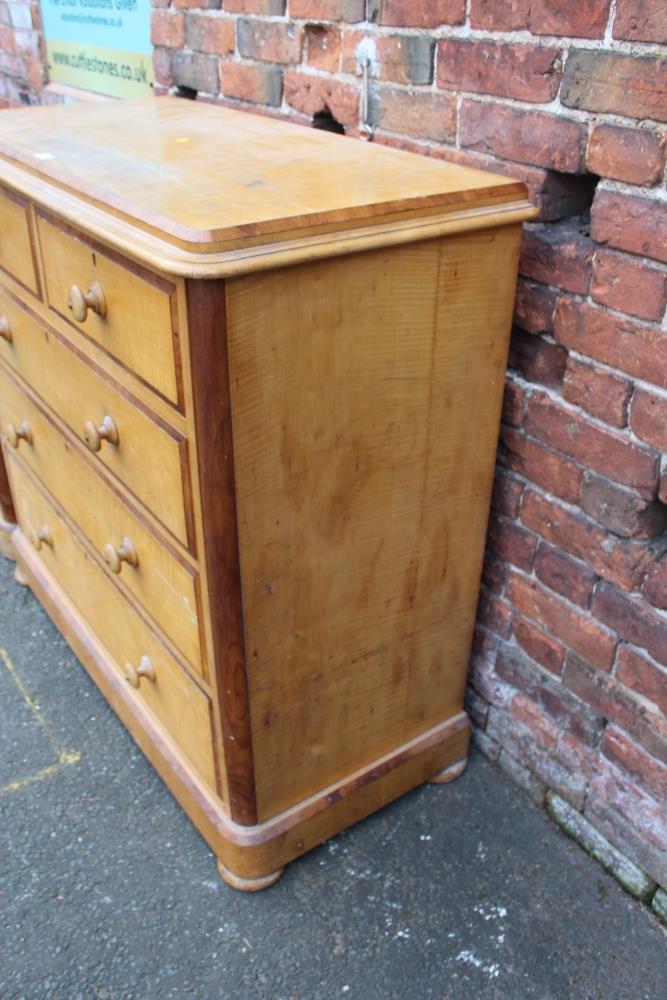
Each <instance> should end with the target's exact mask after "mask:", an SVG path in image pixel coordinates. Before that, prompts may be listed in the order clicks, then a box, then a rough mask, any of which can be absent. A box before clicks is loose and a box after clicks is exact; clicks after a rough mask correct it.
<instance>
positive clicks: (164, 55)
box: [153, 48, 173, 87]
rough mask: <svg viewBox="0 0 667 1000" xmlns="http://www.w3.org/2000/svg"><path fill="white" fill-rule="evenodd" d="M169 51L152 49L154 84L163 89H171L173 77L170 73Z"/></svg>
mask: <svg viewBox="0 0 667 1000" xmlns="http://www.w3.org/2000/svg"><path fill="white" fill-rule="evenodd" d="M171 55H172V53H171V49H161V48H154V49H153V68H154V70H155V83H156V84H157V85H159V86H163V87H171V85H172V83H173V76H172V72H171Z"/></svg>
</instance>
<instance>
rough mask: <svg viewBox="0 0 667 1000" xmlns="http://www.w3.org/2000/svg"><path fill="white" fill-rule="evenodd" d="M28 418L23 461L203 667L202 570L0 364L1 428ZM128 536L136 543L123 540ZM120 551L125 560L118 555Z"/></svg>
mask: <svg viewBox="0 0 667 1000" xmlns="http://www.w3.org/2000/svg"><path fill="white" fill-rule="evenodd" d="M24 421H25V422H27V424H28V426H29V428H30V435H29V440H26V439H20V438H19V439H18V449H20V455H21V458H22V459H23V461H24V462H26V464H27V465H29V466H30V468H31V469H32V470H33V471H34V472H35V473H36V474H37V476H38V477H39V479H40V480H41V482H42V483H44V484H45V486H46V487H47V489H48V490H49V491H50V492H51V493H52V494H53V496H54V497H55V499H56V500H57V501H58V503H59V504H60V506H61V507H62V508H63V509H64V510H65V511H66V513H67V514H69V515H70V517H71V518H72V520H73V521H74V522H75V523H76V524H77V525H78V526H79V528H80V529H81V531H82V532H83V534H84V535H86V537H87V538H88V539H89V541H90V542H91V544H92V545H93V547H94V548H95V549H96V550H97V552H98V553H99V554H100V556H101V557H102V558H107V559H108V560H109V564H110V570H109V571H110V572H113V571H116V572H118V573H119V575H120V578H121V579H122V581H123V583H124V584H125V585H126V586H127V587H128V588H129V590H130V591H131V592H132V594H133V595H134V597H136V599H137V600H138V601H140V602H141V604H142V605H143V607H144V608H145V609H146V610H147V611H148V613H149V614H150V615H151V616H152V617H153V618H154V619H155V621H156V622H157V624H158V625H159V626H160V628H162V629H163V631H164V632H165V634H166V635H168V636H169V637H170V639H171V640H172V641H173V642H174V643H175V645H176V646H177V647H178V648H179V649H180V651H181V653H183V655H184V656H185V657H186V658H187V659H188V661H189V662H190V663H191V664H192V666H193V667H194V668H195V669H196V670H199V671H200V672H202V663H201V650H200V642H199V620H198V605H199V602H198V580H197V574H196V571H195V570H193V569H191V568H190V567H188V566H187V565H186V564H185V563H183V562H181V561H180V560H179V559H178V558H177V557H176V556H174V555H172V554H171V553H170V552H169V550H168V549H167V548H165V546H164V545H162V544H161V543H160V542H159V541H158V540H157V538H156V537H155V536H154V535H153V533H152V532H151V531H149V530H148V528H147V527H146V526H145V525H144V524H143V522H142V521H141V519H140V518H139V517H138V516H136V515H135V514H134V513H133V512H132V511H130V509H129V508H128V507H127V505H126V504H125V503H124V502H123V501H122V500H121V499H120V498H119V497H118V496H117V495H116V494H115V493H114V492H113V490H112V489H111V488H110V487H109V486H108V485H107V484H106V482H104V481H103V480H102V479H101V477H100V476H99V475H98V473H97V471H96V470H95V468H94V466H93V464H92V463H91V462H90V461H89V460H88V459H87V457H86V456H85V455H83V454H80V453H79V451H78V450H77V449H76V448H75V447H73V446H72V445H71V444H70V442H69V441H67V439H66V438H65V437H64V436H63V435H62V434H61V432H60V431H59V430H58V429H57V428H56V427H55V425H54V424H53V422H52V421H51V420H50V419H49V418H48V416H47V415H46V414H45V413H44V412H43V411H42V410H41V409H40V407H38V406H36V405H35V403H34V402H33V401H32V400H31V399H30V397H29V396H27V395H26V393H25V392H23V390H22V389H20V388H19V386H18V385H17V384H16V382H14V380H13V379H12V378H10V376H9V375H8V374H7V373H6V372H5V371H4V370H3V369H2V368H0V423H1V425H2V427H3V428H6V427H8V426H13V427H15V428H20V426H21V424H22V423H23V422H24ZM14 443H16V442H14ZM7 444H8V446H10V447H11V445H9V443H8V442H7ZM126 539H129V541H130V543H131V544H130V545H128V544H127V542H125V543H124V540H126ZM123 543H124V547H123V548H121V546H123ZM109 545H111V546H112V547H113V548H114V549H115V550H116V556H114V554H113V552H112V551H110V550H108V549H107V546H109ZM133 552H134V553H136V566H135V565H133V561H134V560H133V559H132V554H133ZM118 554H120V555H121V556H124V557H125V558H121V559H118V558H117V556H118Z"/></svg>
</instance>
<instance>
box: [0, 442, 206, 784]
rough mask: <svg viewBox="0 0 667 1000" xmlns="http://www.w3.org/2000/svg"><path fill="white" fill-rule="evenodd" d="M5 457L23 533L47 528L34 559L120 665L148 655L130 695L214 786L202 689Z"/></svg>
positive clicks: (15, 462)
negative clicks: (146, 674)
mask: <svg viewBox="0 0 667 1000" xmlns="http://www.w3.org/2000/svg"><path fill="white" fill-rule="evenodd" d="M9 461H10V464H9V475H10V480H11V484H12V490H13V495H14V498H15V502H16V507H17V513H18V517H19V524H20V526H21V530H22V532H23V534H25V535H26V537H27V538H29V539H30V538H33V537H35V536H36V535H37V533H38V532H39V531H40V529H42V528H44V527H47V528H48V530H49V534H50V537H51V544H50V545H47V544H43V545H42V546H41V548H40V549H39V556H40V559H41V560H42V561H43V563H44V565H45V566H46V568H47V570H48V571H49V572H50V573H52V574H53V576H54V577H55V579H56V580H57V581H58V583H59V584H60V585H61V586H62V587H63V589H64V591H65V592H66V593H67V595H68V596H69V597H70V598H71V600H72V602H73V603H74V605H75V606H76V607H77V608H78V610H79V611H80V613H81V614H82V615H83V617H84V618H85V619H86V621H87V622H88V624H89V626H90V628H91V629H92V632H93V633H94V635H95V636H96V637H97V638H98V639H99V641H100V642H101V643H102V644H103V645H104V646H105V647H106V648H107V649H108V650H109V652H110V654H111V655H112V657H113V658H114V660H115V662H116V664H117V665H118V669H119V670H120V671H122V670H123V666H124V664H125V663H126V662H130V663H132V664H133V665H134V666H135V667H136V666H137V665H138V664H139V662H140V660H141V657H142V656H148V657H150V660H151V662H152V664H153V666H154V669H155V676H156V679H155V681H152V682H151V681H149V680H142V681H141V683H140V685H139V688H138V689H137V691H136V697H137V698H140V699H141V700H142V701H144V702H145V703H146V705H147V706H148V707H149V708H150V710H151V711H152V712H153V713H154V714H155V715H156V717H157V718H158V719H159V720H160V722H161V723H162V724H163V725H164V726H165V727H166V729H167V730H168V731H169V733H170V734H171V735H172V736H173V738H174V740H175V741H176V743H177V744H178V745H179V746H180V748H181V750H182V751H183V753H184V754H185V756H186V757H187V758H188V760H190V761H191V762H192V764H193V765H194V766H195V767H196V768H197V770H198V771H199V773H200V774H201V776H202V777H203V778H204V780H205V781H206V782H207V784H208V785H209V786H210V787H211V788H213V789H215V787H216V782H215V769H214V765H213V746H212V741H211V723H210V704H209V702H208V699H207V697H206V695H205V694H204V692H203V691H201V689H200V688H199V687H197V685H196V684H195V683H194V682H193V681H192V680H190V678H189V677H188V675H187V674H186V673H185V672H184V671H183V670H182V669H181V668H180V667H179V666H178V665H177V663H176V662H175V660H174V659H173V658H172V656H171V655H170V654H169V653H168V651H167V650H166V649H165V647H164V646H163V645H162V643H161V642H159V640H158V638H157V637H156V636H155V635H154V634H153V632H152V631H151V630H150V629H148V627H147V626H146V625H145V624H144V622H143V621H142V620H141V619H140V618H139V616H138V615H137V613H136V612H135V611H134V610H133V609H132V607H131V605H130V604H129V603H128V602H127V601H126V600H125V598H124V597H123V596H122V595H121V594H120V592H119V591H118V590H117V589H116V587H114V586H113V584H112V583H111V582H110V581H109V580H108V579H107V578H106V576H105V574H104V573H103V571H102V570H101V568H100V567H99V566H98V565H97V564H96V563H95V562H93V560H92V559H91V558H90V556H89V555H88V553H87V552H86V551H85V549H84V548H83V547H82V545H81V543H80V542H79V541H78V540H77V539H76V538H75V536H74V534H73V532H72V530H71V528H70V527H69V525H68V524H66V523H65V521H64V520H63V519H62V518H61V517H60V515H59V513H57V512H56V510H55V509H54V508H53V507H52V506H51V504H50V503H49V501H48V500H47V498H46V496H45V495H44V494H43V493H42V491H41V490H40V489H39V488H38V486H37V484H36V483H35V481H34V480H33V479H32V478H31V476H30V475H29V474H28V472H27V471H26V470H25V468H24V467H23V466H22V464H21V463H20V462H19V460H18V459H16V458H13V457H12V458H10V460H9Z"/></svg>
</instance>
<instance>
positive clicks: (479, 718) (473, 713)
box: [463, 685, 489, 729]
mask: <svg viewBox="0 0 667 1000" xmlns="http://www.w3.org/2000/svg"><path fill="white" fill-rule="evenodd" d="M463 707H464V708H465V710H466V712H467V713H468V715H469V716H470V720H471V722H472V724H473V725H474V726H478V727H479V728H480V729H484V727H485V725H486V719H487V716H488V714H489V706H488V705H487V703H486V702H485V701H484V699H483V698H482V697H481V695H478V694H477V692H476V691H475V689H474V688H472V687H470V685H469V686H468V687H467V688H466V693H465V700H464V702H463Z"/></svg>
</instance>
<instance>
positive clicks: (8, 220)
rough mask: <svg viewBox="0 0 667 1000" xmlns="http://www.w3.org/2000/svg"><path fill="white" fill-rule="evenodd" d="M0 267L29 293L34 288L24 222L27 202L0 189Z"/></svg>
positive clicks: (33, 273)
mask: <svg viewBox="0 0 667 1000" xmlns="http://www.w3.org/2000/svg"><path fill="white" fill-rule="evenodd" d="M0 267H1V268H3V270H5V271H7V272H8V273H9V274H11V275H12V276H13V277H14V278H16V280H17V281H19V282H20V283H21V284H22V285H25V287H26V288H29V289H30V291H31V292H36V291H37V277H36V275H35V266H34V262H33V255H32V240H31V238H30V227H29V223H28V203H27V201H25V200H24V199H23V198H20V197H18V196H17V195H15V194H10V193H9V192H7V191H2V190H0Z"/></svg>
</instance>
